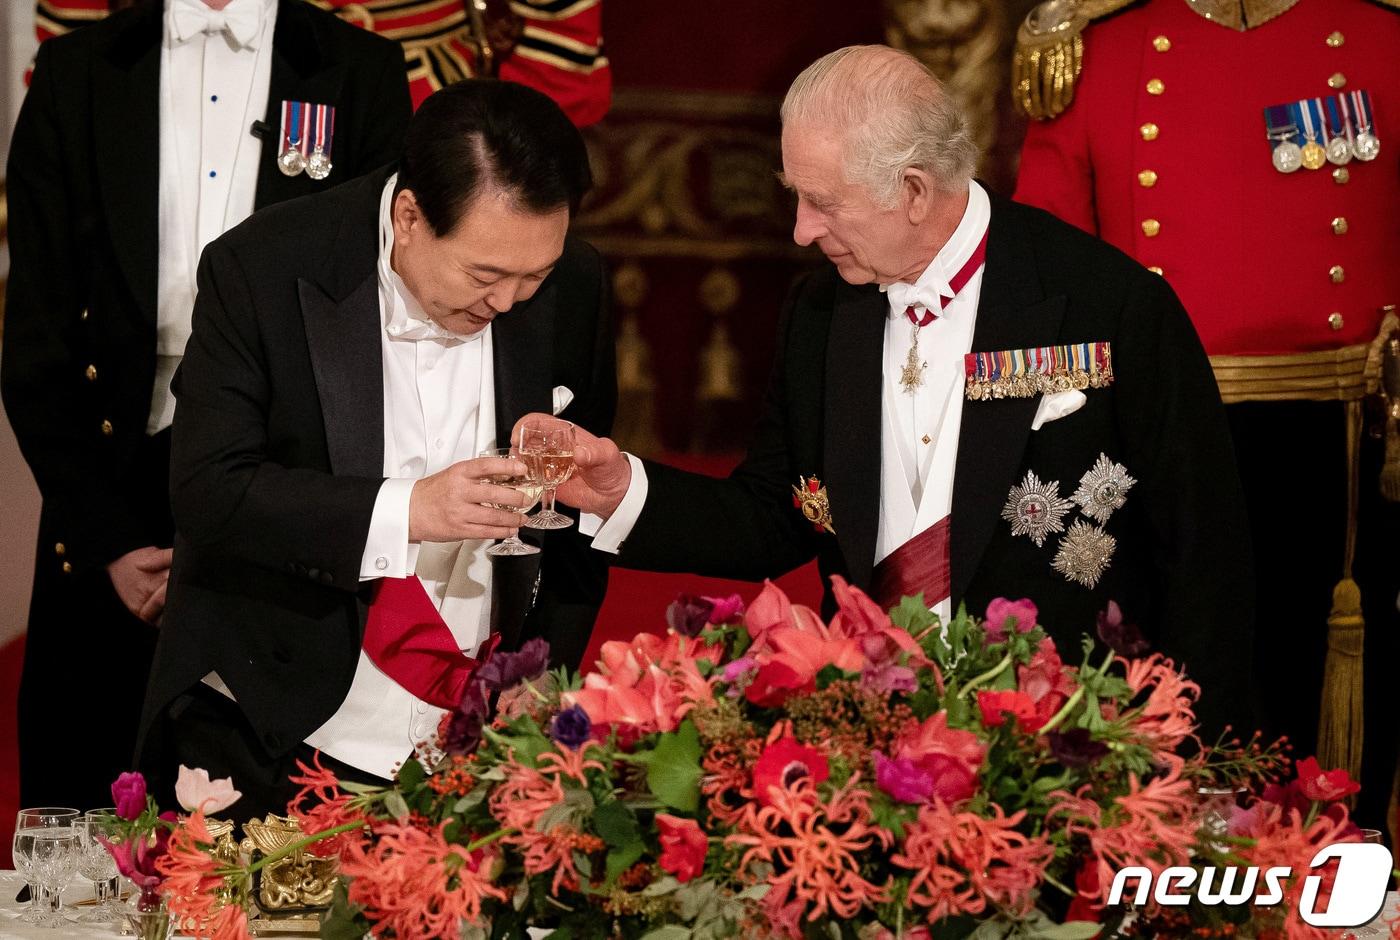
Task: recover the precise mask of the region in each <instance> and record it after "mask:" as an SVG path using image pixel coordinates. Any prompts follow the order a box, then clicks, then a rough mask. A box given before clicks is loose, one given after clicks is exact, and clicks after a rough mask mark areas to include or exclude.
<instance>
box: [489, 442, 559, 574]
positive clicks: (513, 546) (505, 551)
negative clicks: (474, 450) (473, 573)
mask: <svg viewBox="0 0 1400 940" xmlns="http://www.w3.org/2000/svg"><path fill="white" fill-rule="evenodd" d="M477 456H480V457H514V458H516V459H519V458H520V455H519V454H517V453H516V452H515V451H514V450H512V449H511V448H509V447H500V448H497V449H495V450H484V451H482V452H481V453H480V454H478V455H477ZM521 463H525V461H523V460H522V461H521ZM486 481H487V482H488V483H495V484H496V485H497V486H505V487H509V488H510V489H513V490H515V491H516V492H518V493H522V494H524V496H525V499H526V503H525V505H524V506H508V505H504V504H501V503H488V504H487V505H489V506H491V507H492V508H493V509H504V510H505V511H506V512H517V513H520V514H521V515H522V516H523V515H524V514H525V513H527V512H529V511H530V508H531V507H532V506H534V505H535V503H536V502H538V501H539V498H540V492H541V490H542V489H543V485H542V483H541V481H540V479H539V478H538V477H532V476H531V474H530V472H529V465H528V464H526V472H524V473H519V474H509V473H493V474H491V475H489V476H487V477H486ZM539 551H540V550H539V549H538V548H536V547H535V546H533V545H527V544H525V543H524V542H522V541H520V538H519V536H518V535H512V536H511V537H510V538H508V539H504V540H502V541H500V542H497V543H496V544H495V545H492V546H491V547H490V548H488V549H487V550H486V554H488V555H537V554H539Z"/></svg>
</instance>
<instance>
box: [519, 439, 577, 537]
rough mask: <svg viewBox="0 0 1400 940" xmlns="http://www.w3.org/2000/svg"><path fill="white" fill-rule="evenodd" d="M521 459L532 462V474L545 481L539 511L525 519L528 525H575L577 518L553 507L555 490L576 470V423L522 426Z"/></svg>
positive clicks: (558, 527) (528, 462)
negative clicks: (574, 518)
mask: <svg viewBox="0 0 1400 940" xmlns="http://www.w3.org/2000/svg"><path fill="white" fill-rule="evenodd" d="M520 459H521V460H524V461H525V463H526V464H528V465H529V466H530V471H531V475H532V476H535V477H537V478H538V479H539V480H540V481H541V482H542V483H543V484H544V494H543V497H542V498H541V500H540V507H541V508H540V511H539V512H537V513H535V514H534V515H533V516H531V517H530V518H529V519H526V520H525V525H527V526H528V527H530V528H531V529H567V528H568V527H569V526H571V525H573V524H574V520H572V519H570V518H569V517H568V516H566V515H564V514H563V513H559V512H555V511H554V491H555V490H556V489H558V488H559V487H560V486H563V485H564V482H565V481H566V480H568V479H569V477H570V476H572V475H573V472H574V426H573V425H572V424H570V423H569V422H568V421H554V422H550V423H549V424H544V423H543V422H540V423H536V424H526V425H523V426H521V428H520Z"/></svg>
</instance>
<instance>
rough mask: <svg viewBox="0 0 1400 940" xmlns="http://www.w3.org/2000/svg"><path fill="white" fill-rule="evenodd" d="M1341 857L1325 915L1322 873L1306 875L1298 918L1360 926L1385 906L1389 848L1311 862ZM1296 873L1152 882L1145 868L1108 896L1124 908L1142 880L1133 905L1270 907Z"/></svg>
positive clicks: (1351, 845) (1214, 871) (1352, 848)
mask: <svg viewBox="0 0 1400 940" xmlns="http://www.w3.org/2000/svg"><path fill="white" fill-rule="evenodd" d="M1332 859H1337V870H1336V879H1335V881H1334V882H1333V886H1332V896H1331V899H1330V900H1329V901H1328V903H1327V909H1326V910H1325V911H1319V910H1317V895H1318V891H1319V890H1320V889H1321V887H1322V875H1307V876H1306V877H1305V878H1304V879H1303V893H1302V896H1301V897H1300V898H1299V899H1298V915H1299V916H1300V917H1301V918H1302V919H1303V922H1304V923H1306V924H1308V925H1310V926H1313V927H1360V926H1362V925H1364V924H1369V923H1370V922H1371V921H1373V920H1375V919H1376V917H1377V916H1378V915H1379V914H1380V912H1381V908H1382V907H1383V906H1384V905H1385V895H1386V889H1387V887H1388V886H1389V884H1390V872H1391V868H1392V866H1393V864H1394V862H1393V860H1392V859H1391V857H1390V850H1389V849H1387V848H1386V847H1385V846H1383V845H1376V844H1374V843H1367V842H1338V843H1337V844H1335V845H1329V846H1326V847H1325V848H1323V849H1321V850H1320V851H1319V852H1318V853H1317V854H1316V855H1314V856H1313V858H1312V861H1311V862H1310V863H1309V864H1308V870H1309V871H1317V870H1318V869H1320V868H1321V867H1322V866H1324V865H1326V864H1327V863H1328V862H1330V861H1331V860H1332ZM1292 875H1293V870H1292V869H1291V868H1264V869H1260V868H1252V867H1251V868H1237V867H1233V866H1229V867H1224V868H1215V867H1211V868H1202V869H1199V870H1197V869H1195V868H1187V867H1184V866H1173V867H1171V868H1167V869H1164V870H1163V871H1162V874H1161V875H1160V876H1158V877H1157V878H1156V884H1155V885H1154V884H1153V877H1152V872H1151V870H1149V869H1147V868H1143V867H1140V866H1131V867H1128V868H1124V869H1121V870H1120V871H1119V872H1118V873H1117V874H1115V875H1114V876H1113V886H1112V887H1111V888H1110V889H1109V892H1108V903H1109V905H1110V906H1112V905H1114V904H1120V903H1122V901H1123V895H1124V893H1125V892H1126V890H1127V883H1128V879H1130V878H1133V879H1137V885H1136V889H1135V891H1134V893H1133V895H1132V899H1131V900H1132V903H1134V904H1136V905H1139V906H1141V905H1143V904H1146V903H1147V901H1148V899H1149V898H1151V899H1152V900H1154V901H1156V902H1157V903H1158V904H1162V905H1166V906H1169V907H1171V906H1185V905H1187V904H1190V903H1191V901H1192V899H1193V898H1194V899H1195V900H1197V901H1199V902H1200V903H1201V904H1204V905H1206V906H1214V905H1221V904H1223V905H1227V906H1228V905H1239V904H1256V905H1259V906H1269V905H1273V904H1278V903H1279V902H1281V901H1282V900H1283V884H1284V882H1285V881H1287V880H1288V879H1289V878H1290V877H1292Z"/></svg>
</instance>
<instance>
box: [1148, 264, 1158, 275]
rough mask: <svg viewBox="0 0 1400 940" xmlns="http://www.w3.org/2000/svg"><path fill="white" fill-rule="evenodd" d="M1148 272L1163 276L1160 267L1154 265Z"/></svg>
mask: <svg viewBox="0 0 1400 940" xmlns="http://www.w3.org/2000/svg"><path fill="white" fill-rule="evenodd" d="M1147 270H1149V271H1151V272H1152V273H1153V274H1161V273H1162V269H1161V268H1159V267H1157V266H1156V265H1155V264H1154V265H1152V266H1151V267H1149V268H1148V269H1147Z"/></svg>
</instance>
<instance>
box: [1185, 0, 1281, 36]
mask: <svg viewBox="0 0 1400 940" xmlns="http://www.w3.org/2000/svg"><path fill="white" fill-rule="evenodd" d="M1297 2H1298V0H1186V5H1187V6H1189V7H1190V8H1191V9H1192V10H1194V11H1196V12H1197V13H1199V14H1200V15H1201V16H1203V17H1205V18H1206V19H1208V20H1210V21H1211V22H1212V23H1219V24H1220V25H1221V26H1225V27H1228V28H1230V29H1238V30H1241V31H1243V30H1246V29H1254V28H1255V27H1256V26H1260V25H1262V24H1264V23H1267V22H1269V20H1271V19H1273V18H1274V17H1276V16H1282V15H1283V14H1284V13H1287V12H1288V11H1289V10H1290V9H1292V8H1293V6H1294V4H1296V3H1297Z"/></svg>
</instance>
